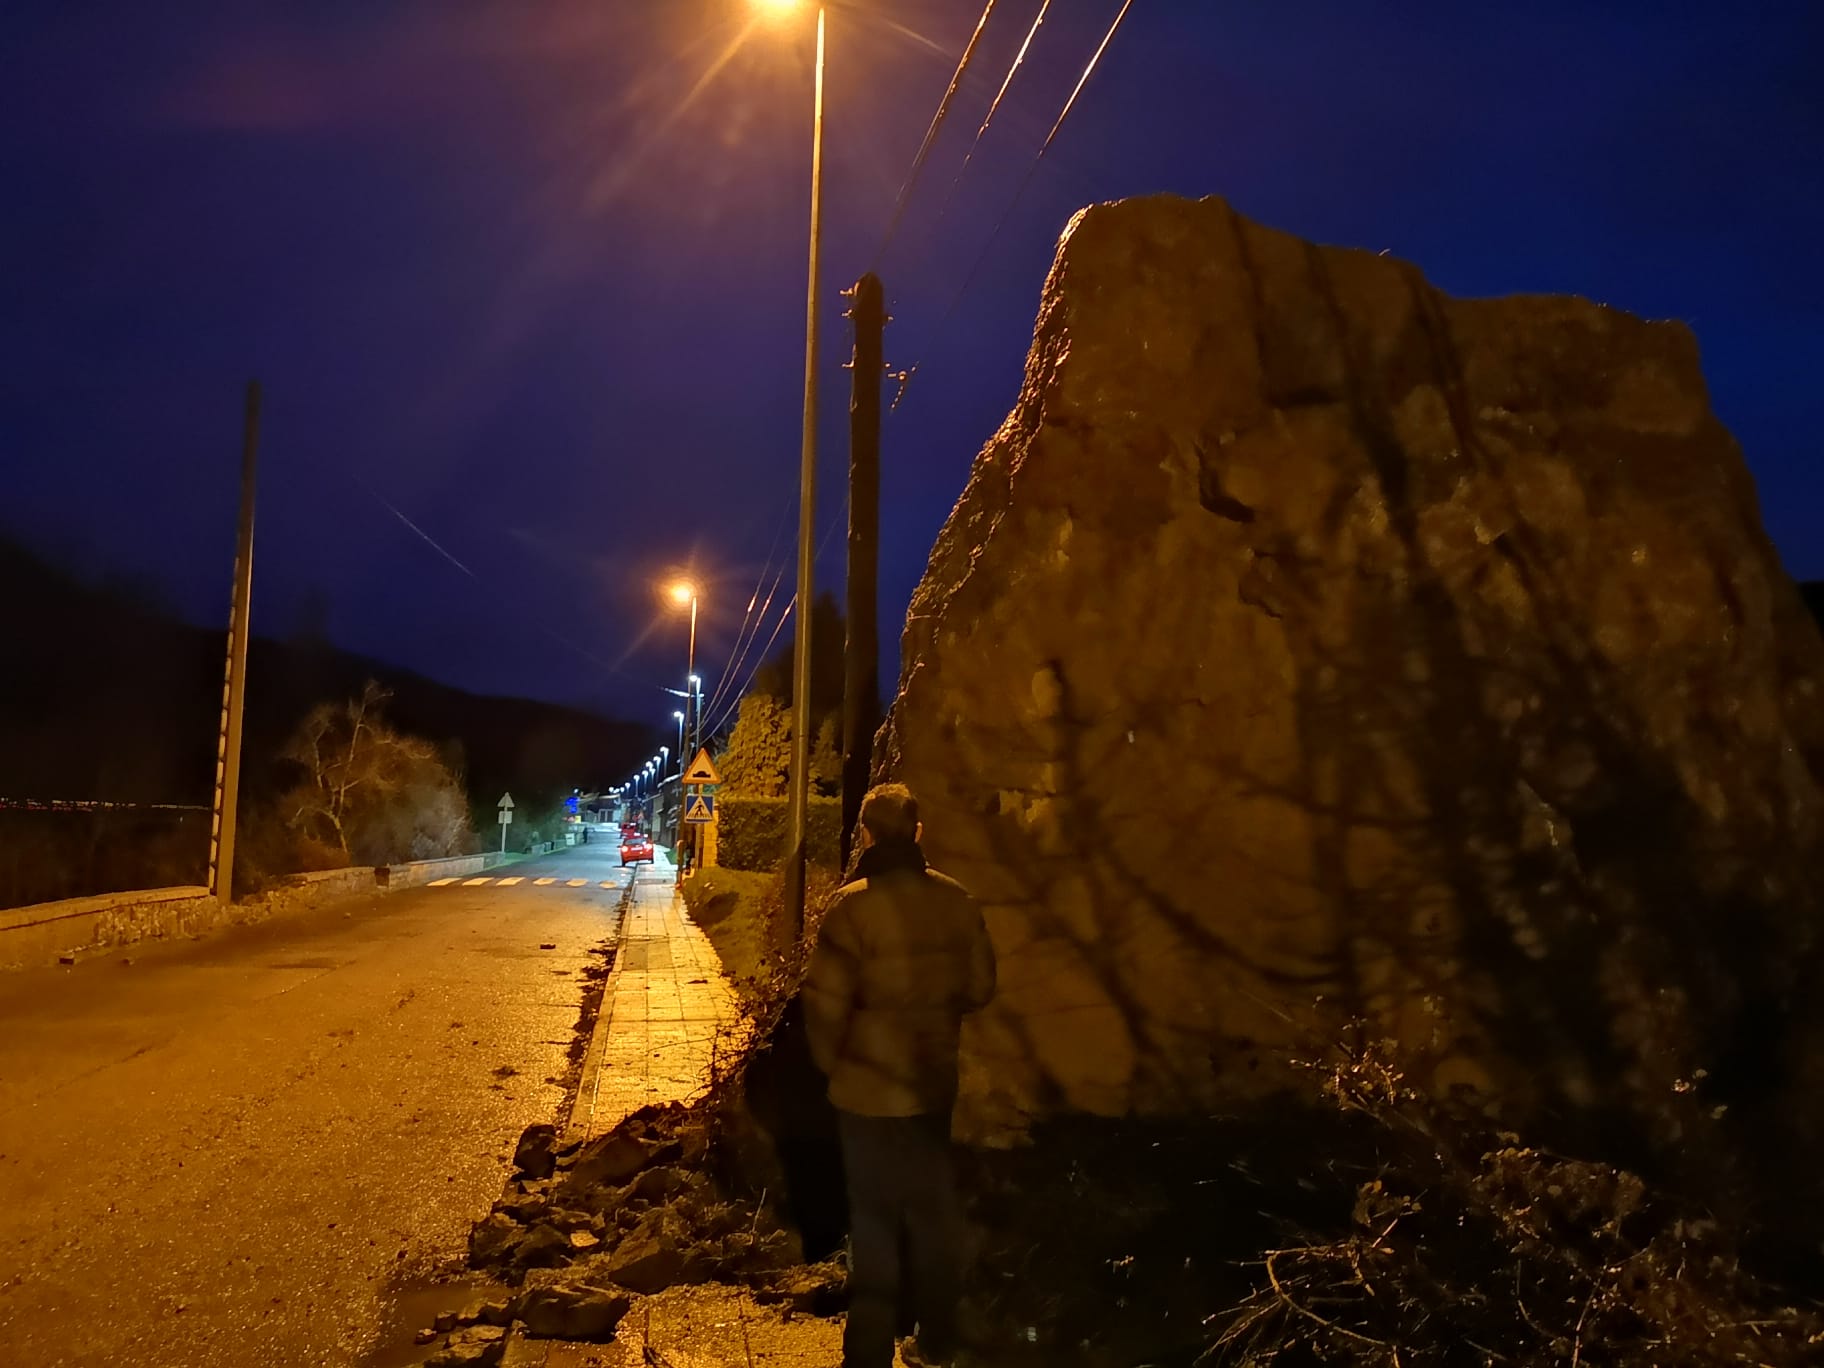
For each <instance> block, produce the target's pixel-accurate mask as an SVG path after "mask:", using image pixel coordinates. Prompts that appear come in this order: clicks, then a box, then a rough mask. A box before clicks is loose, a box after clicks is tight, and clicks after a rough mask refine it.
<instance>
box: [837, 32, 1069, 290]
mask: <svg viewBox="0 0 1824 1368" xmlns="http://www.w3.org/2000/svg"><path fill="white" fill-rule="evenodd" d="M998 3H999V0H988V3H987V4H986V5H985V6H984V7H983V9H982V17H981V18H980V19H978V20H976V22H975V32H974V33H972V34H970V35H969V42H968V43H967V44H966V45H965V46H964V48H963V55H962V59H961V60H960V61H958V62H957V64H956V72H955V74H954V75H952V76H951V77H950V84H949V86H948V87H947V88H946V89H945V90H944V94H943V98H942V99H940V100H939V101H938V102H937V112H936V113H935V114H933V115H932V116H931V126H930V127H929V128H927V129H926V130H925V140H924V141H923V142H922V143H920V144H919V145H918V151H917V153H916V154H914V156H913V158H912V169H911V170H910V171H908V172H907V173H906V178H905V180H904V181H903V182H901V184H900V187H899V198H898V200H896V201H895V202H894V205H893V218H892V221H891V222H890V223H888V224H887V232H886V235H885V236H884V237H882V238H881V240H880V247H879V248H878V249H877V250H876V251H875V253H874V264H873V266H871V267H870V268H869V269H870V270H877V269H878V268H879V266H880V259H881V258H882V257H883V256H885V255H886V253H887V248H888V247H889V246H891V245H892V243H893V235H894V234H895V233H897V232H898V231H899V224H900V220H901V219H903V218H904V217H905V213H906V203H907V201H908V200H910V199H911V197H912V191H913V189H914V187H916V186H917V184H918V177H919V174H920V173H921V172H923V171H924V169H925V162H926V161H927V160H929V159H930V156H931V149H932V148H933V147H934V146H936V145H937V135H938V134H939V133H940V132H941V131H942V130H943V127H944V120H945V119H946V118H948V117H949V114H950V106H951V104H952V103H953V102H954V101H955V99H956V92H957V91H958V90H960V89H962V85H963V78H964V77H965V76H966V75H968V72H969V63H970V62H972V61H974V60H975V50H976V48H977V47H978V46H979V45H980V44H981V41H982V33H983V31H984V30H985V29H986V28H987V27H988V20H989V18H990V16H992V15H993V14H994V7H995V5H996V4H998ZM1047 3H1050V0H1047Z"/></svg>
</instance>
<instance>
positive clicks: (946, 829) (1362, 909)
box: [876, 198, 1824, 1143]
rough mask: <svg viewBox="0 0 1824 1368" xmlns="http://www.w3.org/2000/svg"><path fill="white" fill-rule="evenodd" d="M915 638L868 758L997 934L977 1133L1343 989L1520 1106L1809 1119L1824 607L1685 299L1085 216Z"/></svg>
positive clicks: (1198, 1053) (1133, 1105) (1150, 1100)
mask: <svg viewBox="0 0 1824 1368" xmlns="http://www.w3.org/2000/svg"><path fill="white" fill-rule="evenodd" d="M903 661H904V669H903V674H902V677H901V681H900V691H899V695H898V698H897V701H896V703H895V706H894V709H893V713H892V717H891V719H890V721H889V723H888V725H887V727H886V728H884V729H883V731H882V734H881V740H880V748H879V751H878V754H877V757H876V768H877V774H878V775H880V776H882V777H884V776H887V775H891V776H893V777H896V778H900V779H903V780H905V781H906V782H908V783H910V784H911V785H912V787H913V788H914V789H915V790H916V791H917V793H918V794H919V797H920V799H921V801H922V803H923V806H924V811H925V821H926V830H927V846H928V851H929V854H930V856H931V859H932V860H933V862H934V863H935V864H936V865H937V866H938V867H940V868H943V869H945V870H947V871H949V872H950V873H952V874H955V875H956V876H958V877H959V878H961V879H962V880H963V881H964V882H965V883H967V884H969V885H970V886H971V887H972V888H974V889H975V890H976V891H977V893H978V894H979V895H980V897H981V898H982V899H983V901H984V903H985V905H986V914H987V917H988V921H989V925H990V928H991V930H992V933H993V935H994V938H995V942H996V945H997V947H998V949H999V951H1000V956H1001V995H1000V998H999V1000H998V1001H997V1003H996V1004H995V1005H994V1006H993V1007H992V1008H991V1009H990V1010H989V1011H988V1012H986V1013H984V1014H982V1015H981V1017H980V1018H979V1019H977V1020H975V1021H974V1022H972V1024H971V1026H970V1028H969V1030H968V1033H967V1039H966V1044H965V1050H966V1058H965V1077H964V1092H965V1096H964V1106H963V1114H964V1116H965V1118H966V1121H965V1124H966V1125H967V1126H968V1127H969V1128H971V1129H973V1130H974V1131H975V1132H976V1133H978V1134H989V1133H996V1132H1004V1131H1005V1130H1007V1129H1008V1128H1010V1127H1015V1128H1017V1127H1018V1126H1019V1125H1021V1124H1023V1123H1024V1121H1025V1120H1026V1119H1027V1118H1029V1117H1031V1116H1032V1115H1034V1114H1035V1113H1042V1112H1046V1111H1050V1110H1056V1109H1062V1108H1077V1109H1085V1110H1089V1111H1093V1112H1102V1113H1121V1112H1126V1111H1130V1110H1143V1111H1144V1110H1172V1109H1179V1108H1186V1107H1206V1106H1212V1105H1217V1104H1219V1103H1221V1102H1222V1101H1223V1100H1224V1099H1225V1098H1234V1097H1236V1096H1238V1095H1245V1094H1247V1093H1249V1092H1253V1091H1257V1090H1258V1089H1259V1088H1261V1087H1262V1086H1267V1085H1268V1084H1269V1083H1277V1081H1278V1076H1277V1075H1276V1074H1275V1073H1274V1064H1273V1061H1274V1060H1275V1059H1277V1058H1278V1057H1279V1056H1280V1055H1281V1054H1282V1053H1283V1052H1284V1051H1286V1050H1288V1049H1292V1050H1297V1051H1304V1052H1312V1051H1315V1050H1317V1049H1321V1048H1322V1047H1323V1046H1324V1044H1325V1043H1326V1042H1329V1041H1333V1040H1336V1039H1338V1038H1341V1037H1343V1036H1344V1035H1345V1034H1346V1033H1347V1032H1349V1031H1351V1030H1353V1029H1355V1028H1354V1027H1353V1026H1352V1025H1351V1023H1357V1022H1359V1023H1365V1029H1366V1030H1368V1031H1371V1032H1374V1033H1376V1034H1382V1033H1384V1034H1389V1035H1392V1036H1395V1037H1397V1038H1398V1039H1400V1040H1401V1041H1402V1042H1403V1043H1404V1044H1405V1045H1406V1046H1407V1047H1408V1048H1409V1051H1410V1052H1411V1054H1412V1057H1413V1058H1415V1059H1416V1060H1418V1061H1419V1062H1420V1067H1421V1069H1422V1071H1423V1076H1422V1079H1421V1081H1423V1082H1425V1083H1428V1084H1431V1085H1433V1086H1436V1087H1438V1088H1440V1089H1445V1090H1449V1089H1451V1088H1453V1087H1456V1086H1458V1085H1462V1086H1466V1087H1470V1088H1473V1089H1476V1090H1478V1091H1479V1092H1480V1093H1481V1094H1482V1095H1484V1096H1488V1097H1492V1098H1494V1099H1496V1100H1497V1101H1498V1102H1499V1103H1500V1104H1501V1105H1505V1106H1510V1107H1514V1108H1520V1107H1524V1108H1527V1109H1529V1110H1531V1111H1533V1112H1535V1113H1537V1114H1551V1115H1557V1116H1560V1117H1567V1116H1569V1117H1584V1118H1608V1119H1613V1118H1614V1117H1615V1116H1616V1115H1620V1116H1622V1117H1624V1118H1625V1117H1626V1116H1630V1115H1639V1114H1641V1113H1645V1112H1653V1113H1655V1114H1656V1115H1657V1114H1659V1113H1663V1112H1666V1111H1667V1110H1668V1108H1669V1106H1670V1104H1672V1103H1674V1102H1676V1103H1678V1104H1679V1105H1686V1104H1696V1105H1699V1106H1701V1107H1702V1108H1703V1110H1704V1114H1705V1115H1714V1116H1723V1115H1728V1116H1729V1117H1731V1118H1735V1117H1738V1116H1739V1117H1742V1118H1744V1119H1743V1125H1744V1127H1747V1126H1750V1125H1754V1124H1758V1123H1759V1122H1766V1121H1767V1120H1768V1118H1772V1117H1780V1118H1782V1119H1781V1120H1780V1121H1779V1122H1778V1124H1779V1125H1780V1126H1782V1127H1785V1128H1787V1129H1789V1130H1790V1129H1791V1128H1793V1127H1795V1126H1802V1127H1803V1128H1804V1133H1805V1134H1807V1135H1812V1134H1814V1132H1816V1130H1817V1127H1816V1124H1815V1123H1816V1121H1817V1119H1818V1115H1819V1111H1820V1106H1819V1105H1818V1104H1817V1103H1816V1102H1811V1103H1808V1104H1807V1105H1805V1106H1804V1107H1803V1108H1801V1109H1800V1110H1792V1109H1790V1108H1788V1107H1787V1104H1788V1103H1789V1102H1791V1101H1792V1099H1794V1098H1795V1097H1809V1098H1812V1099H1819V1098H1824V1078H1819V1077H1818V1076H1817V1073H1818V1067H1817V1061H1818V1053H1817V1052H1816V1051H1811V1050H1809V1046H1808V1045H1807V1044H1806V1042H1807V1041H1808V1040H1811V1039H1813V1038H1814V1037H1813V1036H1811V1035H1808V1034H1807V1033H1808V1032H1811V1031H1813V1030H1814V1028H1815V1025H1816V1012H1817V1004H1818V1001H1819V998H1820V996H1824V995H1821V994H1819V993H1818V991H1817V989H1818V962H1819V951H1820V943H1821V937H1820V925H1821V923H1824V914H1821V909H1824V897H1821V894H1820V874H1821V873H1824V860H1821V856H1824V840H1821V835H1820V818H1821V816H1824V800H1821V791H1820V776H1821V775H1824V706H1820V688H1821V687H1824V644H1821V643H1820V640H1819V636H1818V631H1817V628H1816V626H1815V624H1814V623H1813V622H1812V620H1811V619H1810V617H1809V616H1808V615H1807V614H1806V613H1805V611H1804V609H1803V607H1802V605H1801V602H1800V599H1799V597H1798V594H1797V593H1796V591H1795V589H1794V587H1793V585H1792V584H1791V583H1790V581H1789V580H1788V578H1787V576H1786V575H1785V573H1784V572H1783V571H1782V569H1781V567H1780V564H1779V561H1778V559H1777V556H1776V555H1775V552H1774V550H1773V548H1772V547H1771V545H1770V544H1769V543H1768V541H1767V538H1766V537H1765V535H1764V534H1763V532H1762V528H1761V522H1760V517H1759V513H1758V510H1757V507H1756V502H1755V495H1754V490H1753V486H1752V483H1751V480H1750V478H1749V475H1748V472H1747V470H1746V469H1745V467H1744V465H1743V463H1742V460H1741V457H1740V454H1739V453H1738V451H1737V449H1736V446H1735V444H1734V442H1733V441H1732V440H1731V438H1730V436H1729V434H1728V433H1727V432H1726V431H1725V430H1724V429H1723V427H1722V426H1721V425H1720V424H1719V423H1718V421H1717V420H1716V418H1715V417H1714V416H1713V415H1712V414H1711V412H1710V410H1709V407H1708V403H1707V399H1706V393H1705V388H1704V383H1703V378H1702V375H1701V371H1700V368H1699V362H1698V352H1697V346H1696V343H1695V341H1694V339H1693V337H1692V335H1691V333H1690V332H1689V331H1688V330H1687V329H1686V328H1685V327H1684V326H1683V325H1681V324H1678V323H1651V322H1645V321H1642V320H1640V319H1637V318H1634V317H1631V316H1629V315H1627V314H1624V313H1621V312H1619V311H1616V310H1613V309H1608V308H1603V307H1600V306H1598V305H1595V304H1592V303H1589V302H1586V301H1583V300H1579V299H1569V298H1550V297H1515V298H1507V299H1491V300H1455V299H1451V298H1448V297H1446V296H1444V295H1441V294H1440V293H1438V292H1437V291H1436V290H1434V289H1432V288H1431V287H1430V286H1429V285H1428V284H1427V283H1426V282H1425V280H1424V279H1423V278H1422V276H1421V275H1420V273H1419V272H1418V271H1417V270H1416V269H1415V268H1414V267H1412V266H1410V265H1408V264H1406V263H1404V262H1401V261H1398V260H1395V259H1392V258H1390V257H1386V256H1376V255H1373V254H1370V253H1367V252H1361V251H1349V250H1340V249H1334V248H1325V247H1318V246H1314V245H1312V244H1310V243H1306V242H1302V241H1299V240H1298V239H1295V238H1292V237H1289V236H1287V235H1285V234H1283V233H1278V232H1274V231H1272V230H1269V229H1266V228H1262V227H1260V226H1258V225H1255V224H1252V223H1249V222H1247V221H1246V220H1244V219H1242V218H1241V217H1239V216H1238V215H1236V214H1235V213H1234V212H1233V211H1232V210H1231V209H1230V208H1229V207H1228V206H1226V205H1225V204H1223V203H1222V202H1221V201H1218V200H1205V201H1201V202H1195V203H1193V202H1190V201H1185V200H1180V199H1174V198H1158V199H1148V200H1139V201H1128V202H1123V203H1118V204H1109V205H1101V206H1097V207H1094V208H1091V209H1088V210H1086V211H1084V212H1083V213H1082V214H1080V215H1079V216H1078V217H1077V218H1076V220H1075V221H1074V222H1073V223H1072V224H1071V226H1070V228H1069V230H1068V232H1067V233H1066V235H1065V237H1064V240H1063V241H1062V243H1061V245H1060V247H1059V251H1058V256H1057V260H1056V263H1055V264H1054V266H1053V269H1052V272H1051V275H1050V278H1049V279H1048V281H1047V284H1046V287H1045V291H1044V295H1043V299H1042V302H1041V307H1040V314H1039V319H1038V325H1037V330H1036V333H1035V337H1034V341H1033V347H1032V351H1031V354H1030V357H1029V359H1028V363H1027V369H1026V375H1025V381H1024V385H1023V387H1022V390H1021V393H1020V396H1019V399H1018V402H1017V404H1016V406H1015V408H1014V410H1013V412H1012V413H1011V414H1010V415H1009V417H1008V418H1007V420H1006V422H1005V423H1004V424H1003V426H1002V427H1001V429H1000V431H999V432H998V433H996V434H995V436H994V437H993V438H992V439H991V440H990V441H989V443H988V445H987V446H986V447H985V448H984V449H983V451H982V452H981V454H980V455H979V456H978V458H977V460H976V462H975V466H974V469H973V472H972V474H971V477H970V480H969V484H968V487H967V489H966V490H965V491H964V493H963V495H962V498H961V500H960V501H959V503H958V504H957V506H956V509H955V511H954V512H953V513H952V514H951V516H950V519H949V521H948V523H947V524H946V525H945V527H944V529H943V532H942V534H941V535H940V536H939V538H938V541H937V544H936V546H935V548H934V549H933V551H932V555H931V561H930V565H929V568H928V571H927V573H926V576H925V579H924V581H923V583H922V584H921V586H920V588H919V589H918V591H917V593H916V595H915V596H914V599H913V602H912V605H911V610H910V613H909V617H908V623H907V627H906V632H905V639H904V647H903ZM1700 1070H1701V1071H1702V1072H1699V1071H1700ZM1807 1070H1810V1071H1811V1072H1810V1074H1809V1075H1808V1074H1807V1072H1806V1071H1807ZM1808 1076H1809V1077H1810V1078H1811V1081H1810V1082H1809V1083H1807V1082H1805V1079H1806V1078H1807V1077H1808ZM1694 1080H1695V1082H1694ZM1800 1111H1802V1112H1803V1116H1801V1115H1800ZM1753 1118H1759V1122H1757V1121H1756V1120H1754V1119H1753ZM1662 1119H1663V1118H1662ZM1668 1124H1671V1125H1674V1126H1677V1125H1680V1124H1682V1123H1681V1122H1677V1121H1672V1122H1669V1123H1668ZM1820 1138H1824V1137H1820ZM1795 1143H1797V1142H1795Z"/></svg>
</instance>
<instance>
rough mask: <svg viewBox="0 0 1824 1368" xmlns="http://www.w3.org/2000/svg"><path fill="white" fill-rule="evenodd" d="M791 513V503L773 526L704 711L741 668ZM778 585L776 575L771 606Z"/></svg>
mask: <svg viewBox="0 0 1824 1368" xmlns="http://www.w3.org/2000/svg"><path fill="white" fill-rule="evenodd" d="M791 511H792V505H791V503H790V502H789V501H788V502H787V503H786V504H785V506H784V507H782V508H781V509H780V510H779V521H778V522H776V523H775V524H773V540H772V543H771V545H769V546H768V547H767V549H766V560H765V562H764V563H763V564H762V565H761V567H760V577H759V578H758V579H757V580H755V581H754V592H753V593H752V595H750V596H749V598H748V600H747V608H746V611H745V612H743V613H742V615H741V627H740V630H738V631H737V632H736V633H735V639H734V642H733V643H732V644H731V645H730V646H729V648H728V662H727V663H725V664H724V665H723V666H722V670H721V672H720V673H719V674H718V675H717V677H716V690H715V692H714V693H713V694H711V695H710V700H709V703H708V705H707V706H706V707H705V709H704V711H708V710H709V709H711V708H714V707H715V706H716V704H717V702H719V701H720V700H721V697H722V690H723V689H724V688H725V687H726V686H727V682H728V676H729V673H730V671H731V670H733V669H737V668H739V667H738V666H736V665H735V663H734V661H735V653H736V652H737V651H739V650H740V649H741V645H742V642H743V641H744V640H746V639H747V635H748V627H749V625H750V624H751V623H753V622H754V605H755V604H757V603H759V602H760V591H761V589H763V588H765V586H766V577H767V575H768V574H769V573H770V572H771V571H772V568H773V557H774V556H775V555H777V554H778V551H779V538H780V537H782V536H783V535H784V534H785V524H786V520H787V519H788V518H789V517H790V515H791ZM784 573H785V572H784V569H783V568H781V570H780V574H781V575H782V574H784ZM778 585H779V577H778V576H777V575H775V576H774V577H773V589H768V590H767V595H766V601H767V603H768V604H769V605H770V604H771V603H772V601H773V590H774V589H777V588H778ZM760 611H761V614H762V616H764V615H765V612H766V609H765V608H762V609H761V610H760ZM754 630H755V632H756V633H758V631H759V629H758V628H757V627H756V628H755V629H754Z"/></svg>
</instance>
